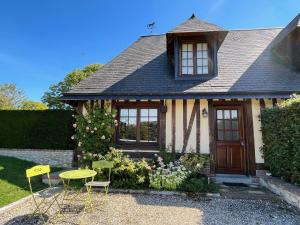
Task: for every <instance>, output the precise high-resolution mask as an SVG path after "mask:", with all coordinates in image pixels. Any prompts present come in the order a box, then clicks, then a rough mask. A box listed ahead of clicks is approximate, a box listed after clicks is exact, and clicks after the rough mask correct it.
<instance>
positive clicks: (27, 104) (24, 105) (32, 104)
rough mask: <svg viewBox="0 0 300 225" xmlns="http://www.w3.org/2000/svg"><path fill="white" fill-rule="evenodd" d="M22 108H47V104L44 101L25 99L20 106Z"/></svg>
mask: <svg viewBox="0 0 300 225" xmlns="http://www.w3.org/2000/svg"><path fill="white" fill-rule="evenodd" d="M20 109H21V110H46V109H48V108H47V106H46V105H45V104H44V103H42V102H35V101H24V102H22V105H21V107H20Z"/></svg>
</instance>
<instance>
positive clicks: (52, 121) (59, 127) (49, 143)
mask: <svg viewBox="0 0 300 225" xmlns="http://www.w3.org/2000/svg"><path fill="white" fill-rule="evenodd" d="M73 113H74V112H73V111H69V110H41V111H40V110H35V111H32V110H0V147H1V148H31V149H74V142H73V141H72V140H71V136H72V134H73V132H74V129H73V127H72V124H73V122H74V118H73V117H72V114H73Z"/></svg>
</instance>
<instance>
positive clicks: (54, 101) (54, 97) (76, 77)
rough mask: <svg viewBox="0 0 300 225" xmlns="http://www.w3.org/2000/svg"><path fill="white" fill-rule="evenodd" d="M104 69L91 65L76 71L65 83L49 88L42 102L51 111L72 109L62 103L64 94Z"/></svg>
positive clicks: (66, 78) (65, 79)
mask: <svg viewBox="0 0 300 225" xmlns="http://www.w3.org/2000/svg"><path fill="white" fill-rule="evenodd" d="M101 67H102V65H101V64H91V65H88V66H86V67H84V69H76V70H74V71H72V72H71V73H68V74H67V75H66V77H65V78H64V80H63V81H60V82H58V83H57V84H53V85H51V86H50V87H49V90H48V91H46V92H45V93H44V95H43V97H42V102H44V103H45V104H47V106H48V108H49V109H70V108H71V106H69V105H67V104H64V103H62V102H61V101H60V100H59V98H60V97H61V96H62V94H63V93H64V92H68V91H69V90H71V89H72V88H73V87H74V86H75V85H77V84H78V83H79V82H80V81H81V80H83V79H84V78H86V77H88V76H90V75H91V74H93V73H95V72H96V71H98V70H99V69H100V68H101Z"/></svg>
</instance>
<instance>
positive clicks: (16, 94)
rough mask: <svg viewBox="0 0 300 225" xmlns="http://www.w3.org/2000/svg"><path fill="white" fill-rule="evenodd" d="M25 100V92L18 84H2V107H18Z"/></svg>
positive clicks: (0, 103) (0, 93) (0, 87)
mask: <svg viewBox="0 0 300 225" xmlns="http://www.w3.org/2000/svg"><path fill="white" fill-rule="evenodd" d="M24 100H25V94H24V92H23V91H22V90H20V89H18V88H17V86H16V84H1V85H0V109H8V110H11V109H18V108H20V106H21V104H22V102H23V101H24Z"/></svg>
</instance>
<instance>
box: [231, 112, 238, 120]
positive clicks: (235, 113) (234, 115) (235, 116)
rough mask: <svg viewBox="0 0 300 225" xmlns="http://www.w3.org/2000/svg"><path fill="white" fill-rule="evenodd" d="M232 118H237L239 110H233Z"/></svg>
mask: <svg viewBox="0 0 300 225" xmlns="http://www.w3.org/2000/svg"><path fill="white" fill-rule="evenodd" d="M231 118H232V119H237V110H231Z"/></svg>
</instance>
